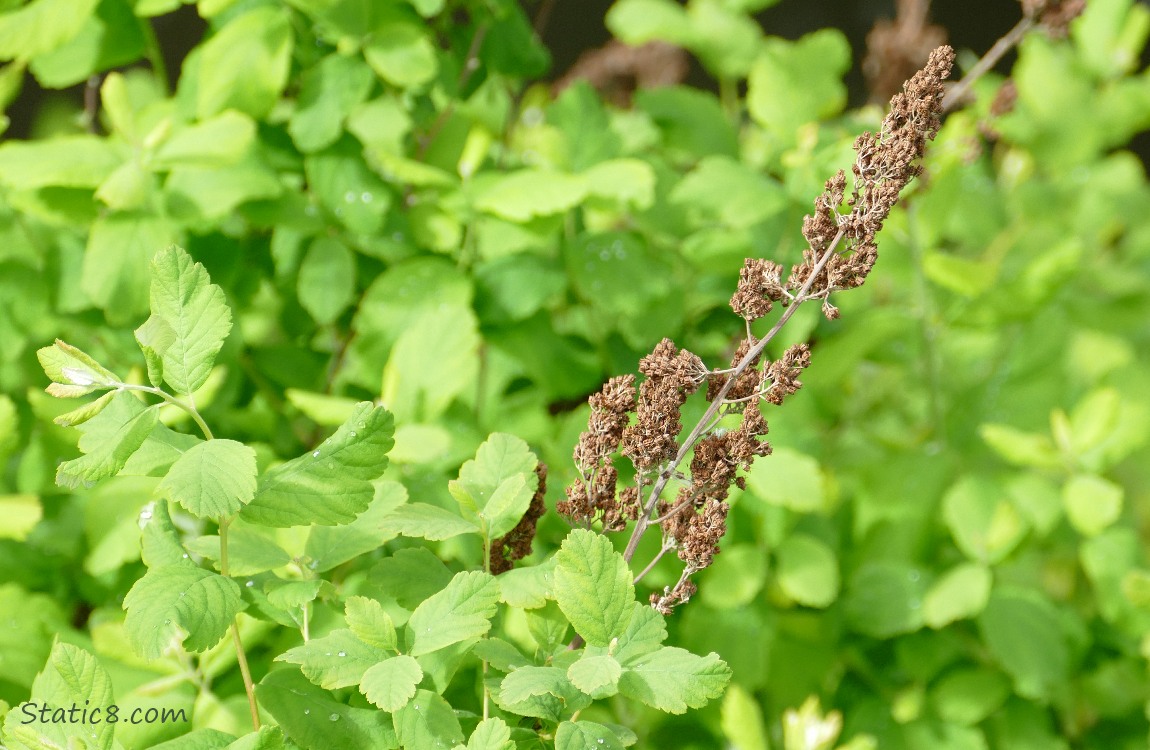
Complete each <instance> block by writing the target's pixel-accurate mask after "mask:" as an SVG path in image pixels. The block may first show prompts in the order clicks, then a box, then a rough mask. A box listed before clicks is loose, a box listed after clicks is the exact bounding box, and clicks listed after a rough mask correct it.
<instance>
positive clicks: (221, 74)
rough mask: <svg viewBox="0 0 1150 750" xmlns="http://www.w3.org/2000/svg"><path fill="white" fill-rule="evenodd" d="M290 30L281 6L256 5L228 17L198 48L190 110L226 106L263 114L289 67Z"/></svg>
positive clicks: (208, 112)
mask: <svg viewBox="0 0 1150 750" xmlns="http://www.w3.org/2000/svg"><path fill="white" fill-rule="evenodd" d="M292 39H293V34H292V30H291V24H290V21H289V18H288V14H287V12H286V9H281V8H275V7H269V6H261V7H257V8H255V9H253V10H251V11H248V12H247V13H244V14H242V15H240V16H239V17H237V18H233V19H231V20H230V21H229V22H228V23H227V24H225V25H224V26H223V28H221V29H220V30H219V32H218V33H216V34H215V35H214V36H212V37H211V38H210V39H208V40H207V41H206V42H204V43H203V45H202V46H201V47H200V49H199V80H198V87H197V99H196V114H197V115H198V116H199V117H200V119H206V118H208V117H211V116H212V115H214V114H216V113H217V112H222V111H223V110H225V109H228V108H234V109H237V110H239V111H240V112H244V113H247V114H249V115H251V116H252V117H254V118H257V119H260V118H263V117H264V116H265V115H267V114H268V112H270V111H271V109H272V107H273V106H275V103H276V101H277V100H278V99H279V95H280V92H282V91H283V89H284V86H285V85H286V84H287V81H288V73H289V72H290V68H291V52H292Z"/></svg>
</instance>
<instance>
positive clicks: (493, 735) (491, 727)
mask: <svg viewBox="0 0 1150 750" xmlns="http://www.w3.org/2000/svg"><path fill="white" fill-rule="evenodd" d="M467 750H515V743H514V742H512V741H511V728H510V727H508V726H507V723H506V722H505V721H503V719H500V718H497V717H496V718H491V719H484V720H483V721H481V722H479V726H477V727H475V731H474V732H472V733H471V738H470V739H469V740H467Z"/></svg>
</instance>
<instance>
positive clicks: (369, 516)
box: [304, 480, 407, 573]
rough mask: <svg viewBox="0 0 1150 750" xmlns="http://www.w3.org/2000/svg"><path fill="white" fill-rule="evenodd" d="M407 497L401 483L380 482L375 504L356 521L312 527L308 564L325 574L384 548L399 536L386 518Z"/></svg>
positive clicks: (376, 490) (372, 502)
mask: <svg viewBox="0 0 1150 750" xmlns="http://www.w3.org/2000/svg"><path fill="white" fill-rule="evenodd" d="M406 500H407V490H406V489H404V487H403V485H402V484H400V483H399V482H393V481H390V480H383V481H377V482H376V483H375V497H374V498H373V499H372V501H371V504H370V505H368V506H367V510H365V511H364V512H363V513H360V514H359V515H358V516H356V518H355V520H354V521H352V522H351V523H348V524H343V525H342V526H313V527H312V530H311V533H310V534H308V537H307V545H306V546H305V547H304V554H305V555H307V556H308V557H310V558H311V562H310V563H308V566H309V567H312V566H314V569H315V570H316V571H318V572H321V573H322V572H324V571H328V570H331V569H332V568H334V567H336V566H337V565H342V564H344V563H345V562H347V561H348V560H351V559H352V558H355V557H359V556H360V555H363V554H366V553H368V552H371V551H372V550H376V549H379V548H380V547H382V546H383V545H384V544H386V543H387V542H388V541H390V540H391V539H393V538H394V537H395V533H394V532H393V531H392V530H391V529H388V528H387V527H386V526H385V525H384V518H385V517H386V516H387V514H388V513H390V512H391V510H392V509H393V508H395V507H396V506H397V505H400V504H402V503H404V502H406Z"/></svg>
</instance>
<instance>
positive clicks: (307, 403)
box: [284, 388, 359, 427]
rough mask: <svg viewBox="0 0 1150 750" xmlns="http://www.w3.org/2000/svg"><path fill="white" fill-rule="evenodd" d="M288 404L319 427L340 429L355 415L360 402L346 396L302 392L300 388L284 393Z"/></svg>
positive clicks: (289, 389) (290, 389)
mask: <svg viewBox="0 0 1150 750" xmlns="http://www.w3.org/2000/svg"><path fill="white" fill-rule="evenodd" d="M284 396H286V397H287V400H288V403H290V404H291V405H292V406H294V407H295V408H297V409H299V410H300V411H301V412H303V413H304V415H305V416H306V417H307V418H308V419H310V420H311V421H313V422H315V423H316V424H318V425H322V426H324V427H339V426H340V425H341V424H343V423H344V422H346V421H347V420H348V419H350V418H351V415H352V414H354V413H355V406H356V404H358V403H359V402H358V401H356V400H355V399H354V398H348V397H346V396H329V395H328V394H326V393H313V392H311V391H301V390H300V389H298V388H288V389H287V390H286V391H284Z"/></svg>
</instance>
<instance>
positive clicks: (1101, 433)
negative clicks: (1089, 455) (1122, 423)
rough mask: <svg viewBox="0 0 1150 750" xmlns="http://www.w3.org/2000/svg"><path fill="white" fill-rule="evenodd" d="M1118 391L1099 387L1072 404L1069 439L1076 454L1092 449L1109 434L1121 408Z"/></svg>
mask: <svg viewBox="0 0 1150 750" xmlns="http://www.w3.org/2000/svg"><path fill="white" fill-rule="evenodd" d="M1121 405H1122V404H1121V400H1120V398H1119V396H1118V391H1116V390H1114V389H1113V388H1099V389H1097V390H1094V391H1091V392H1090V393H1089V394H1087V395H1086V396H1085V397H1083V398H1082V400H1081V401H1079V402H1078V403H1077V404H1075V405H1074V411H1072V412H1071V413H1070V439H1071V442H1072V447H1073V450H1074V451H1075V453H1076V454H1082V453H1086V452H1087V451H1091V450H1094V449H1095V448H1097V447H1098V446H1099V445H1101V444H1102V443H1103V442H1105V440H1106V438H1107V437H1109V436H1110V435H1111V433H1112V432H1113V431H1114V426H1115V425H1116V424H1117V422H1118V415H1119V411H1120V409H1121Z"/></svg>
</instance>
